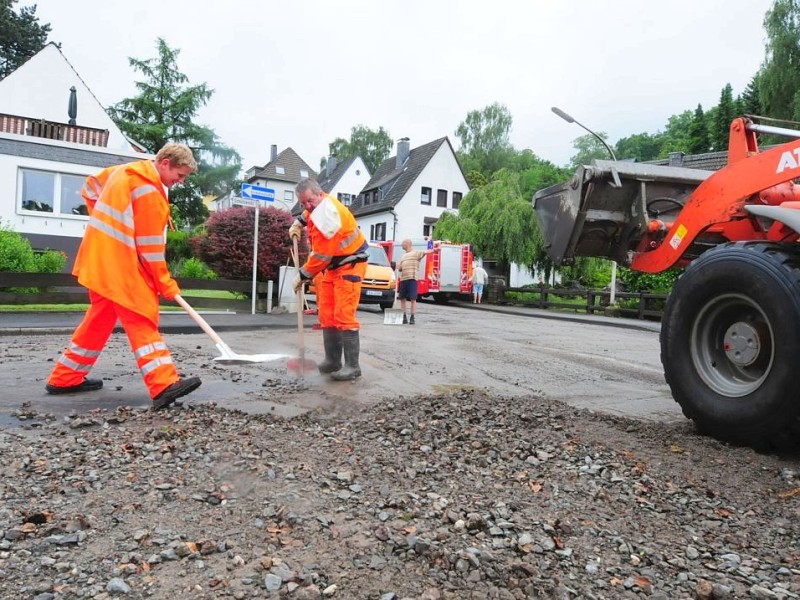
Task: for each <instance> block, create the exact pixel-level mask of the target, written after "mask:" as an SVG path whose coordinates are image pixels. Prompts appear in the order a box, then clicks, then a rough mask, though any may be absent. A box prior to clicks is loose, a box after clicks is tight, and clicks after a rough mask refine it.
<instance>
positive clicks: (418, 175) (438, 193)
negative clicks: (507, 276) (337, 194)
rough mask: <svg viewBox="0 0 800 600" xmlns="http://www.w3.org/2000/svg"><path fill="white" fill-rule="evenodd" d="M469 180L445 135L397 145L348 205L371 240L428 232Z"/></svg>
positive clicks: (452, 207) (398, 238) (453, 204)
mask: <svg viewBox="0 0 800 600" xmlns="http://www.w3.org/2000/svg"><path fill="white" fill-rule="evenodd" d="M467 192H469V184H468V183H467V178H466V177H465V176H464V172H463V170H462V169H461V165H460V164H459V162H458V159H457V158H456V153H455V151H454V150H453V146H452V144H450V140H449V139H448V138H447V137H443V138H439V139H438V140H434V141H432V142H429V143H427V144H425V145H423V146H418V147H417V148H413V149H412V148H411V145H410V141H409V139H408V138H402V139H401V140H400V141H399V142H398V143H397V154H396V155H395V156H392V157H390V158H387V159H386V160H385V161H383V163H381V165H380V167H378V169H377V170H376V171H375V174H374V175H373V176H372V178H371V179H370V180H369V182H367V184H366V185H365V186H364V188H363V189H362V190H361V193H360V194H359V196H358V199H357V200H356V201H355V202H353V203H352V204H351V206H350V210H351V211H352V212H353V214H354V215H355V217H356V220H357V221H358V224H359V226H360V227H361V230H362V231H363V232H364V234H365V235H366V236H367V237H368V238H369V239H370V240H375V241H383V240H395V241H398V242H399V241H401V240H403V239H405V238H409V239H412V240H419V239H421V238H422V237H424V236H428V235H431V233H432V232H433V226H434V225H435V224H436V221H438V220H439V217H440V216H441V215H442V213H443V212H445V211H448V210H450V211H454V210H457V209H458V205H459V203H460V202H461V198H463V197H464V196H465V195H466V194H467Z"/></svg>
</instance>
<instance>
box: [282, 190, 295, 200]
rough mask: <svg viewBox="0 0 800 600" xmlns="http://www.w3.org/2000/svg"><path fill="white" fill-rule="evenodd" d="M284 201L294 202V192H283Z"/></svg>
mask: <svg viewBox="0 0 800 600" xmlns="http://www.w3.org/2000/svg"><path fill="white" fill-rule="evenodd" d="M283 201H284V202H294V192H293V191H292V190H284V191H283Z"/></svg>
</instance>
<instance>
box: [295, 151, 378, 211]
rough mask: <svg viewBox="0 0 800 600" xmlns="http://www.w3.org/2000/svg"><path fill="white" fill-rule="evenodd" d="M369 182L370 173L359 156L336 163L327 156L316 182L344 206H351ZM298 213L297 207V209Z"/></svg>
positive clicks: (331, 157)
mask: <svg viewBox="0 0 800 600" xmlns="http://www.w3.org/2000/svg"><path fill="white" fill-rule="evenodd" d="M369 180H370V173H369V169H367V166H366V165H365V164H364V161H363V160H362V159H361V157H360V156H354V157H352V158H348V159H347V160H344V161H342V162H338V161H337V160H336V157H334V156H329V157H328V161H327V163H326V164H325V170H324V171H322V173H320V174H319V176H318V177H317V181H318V182H319V185H320V187H322V189H323V190H325V193H327V194H330V195H331V196H333V197H334V198H338V199H339V201H340V202H341V203H342V204H344V205H345V206H351V205H352V204H353V202H354V201H355V200H356V198H358V193H359V192H360V191H361V190H362V189H364V186H365V185H367V182H369ZM297 210H298V211H299V207H297Z"/></svg>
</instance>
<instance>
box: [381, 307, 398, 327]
mask: <svg viewBox="0 0 800 600" xmlns="http://www.w3.org/2000/svg"><path fill="white" fill-rule="evenodd" d="M383 324H384V325H402V324H403V311H402V310H398V309H395V308H387V309H386V310H384V311H383Z"/></svg>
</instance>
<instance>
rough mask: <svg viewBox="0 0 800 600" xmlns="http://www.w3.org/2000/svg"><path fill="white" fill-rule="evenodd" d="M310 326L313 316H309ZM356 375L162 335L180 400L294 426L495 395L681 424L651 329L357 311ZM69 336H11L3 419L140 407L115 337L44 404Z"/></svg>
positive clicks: (315, 351)
mask: <svg viewBox="0 0 800 600" xmlns="http://www.w3.org/2000/svg"><path fill="white" fill-rule="evenodd" d="M306 318H307V319H308V321H309V322H311V320H312V319H313V318H314V317H306ZM359 318H360V320H361V321H362V330H361V367H362V371H363V377H362V378H361V379H360V380H359V381H358V382H356V383H339V382H333V381H330V380H329V379H328V378H327V377H321V376H319V375H318V374H316V373H313V372H312V373H309V374H307V375H306V376H304V377H302V378H297V377H296V376H294V374H292V373H289V372H288V371H287V361H284V360H278V361H275V362H272V363H264V364H254V365H240V366H223V365H220V364H217V363H215V362H213V361H212V360H211V359H213V358H214V357H215V356H217V354H218V353H217V351H216V349H215V347H214V345H213V343H212V342H211V340H210V339H209V338H208V337H207V336H205V335H204V334H202V333H200V332H198V334H196V335H195V334H190V335H177V334H166V335H165V340H166V342H167V344H168V345H169V347H170V349H171V351H172V352H173V358H174V360H175V363H176V365H177V366H178V369H179V371H181V373H182V374H184V375H186V376H191V375H197V376H200V377H201V378H202V380H203V385H202V387H201V388H199V389H198V390H197V391H196V392H194V393H193V394H192V395H191V396H189V397H187V401H189V402H191V403H202V402H211V401H213V402H215V403H217V404H218V405H219V406H220V407H224V408H231V409H238V410H243V411H246V412H251V413H257V414H274V415H278V416H284V417H290V416H296V415H298V414H302V413H303V412H305V411H308V410H312V409H316V408H322V409H327V410H341V409H342V406H344V405H347V406H353V407H356V408H357V407H364V406H368V405H370V404H374V403H375V402H377V401H379V400H382V399H391V398H397V397H399V396H413V395H418V394H427V393H440V392H445V391H451V390H458V389H475V388H477V389H484V390H487V391H488V392H490V393H492V394H498V395H511V396H516V395H530V394H534V395H537V396H540V397H544V398H548V399H554V400H559V401H563V402H566V403H568V404H570V405H572V406H575V407H581V408H589V409H591V410H600V411H603V412H607V413H609V414H615V415H623V416H631V417H636V418H642V419H647V420H654V421H662V422H675V421H680V420H682V419H683V417H682V416H681V414H680V411H679V408H678V406H677V405H676V404H675V403H674V401H673V400H672V398H671V396H670V394H669V389H668V388H667V386H666V384H665V383H664V378H663V371H662V368H661V364H660V362H659V356H658V352H659V349H658V334H657V333H656V332H654V331H649V330H637V329H623V328H618V327H606V326H602V325H590V324H586V323H583V322H574V321H569V320H561V319H556V320H554V319H542V318H529V317H522V316H515V315H507V314H498V313H494V312H489V311H475V310H465V309H464V308H461V307H457V306H438V305H430V304H421V305H420V306H419V307H418V314H417V324H416V325H413V326H412V325H384V324H383V315H382V313H381V312H380V311H379V310H378V309H366V310H362V311H359ZM223 338H224V340H225V341H226V343H227V344H228V345H229V346H230V347H231V348H232V349H233V350H234V351H235V352H238V353H242V354H251V353H253V354H255V353H275V352H281V353H285V354H287V356H297V354H298V350H297V332H296V330H292V329H276V330H272V331H270V330H258V331H254V332H228V333H224V334H223ZM304 338H305V344H306V357H307V358H309V359H311V360H314V361H317V362H319V361H321V360H322V358H323V354H322V353H323V350H322V340H321V334H320V332H318V331H312V330H311V329H307V330H306V332H305V336H304ZM68 339H69V334H58V335H36V336H18V337H14V338H5V339H3V342H4V343H3V344H2V346H1V347H0V386H2V387H3V388H4V389H6V390H13V391H12V392H11V393H8V394H3V398H2V399H0V415H6V416H5V417H3V416H0V419H4V420H5V422H6V423H8V422H9V418H8V414H9V413H10V412H11V411H13V410H14V408H16V407H18V406H19V405H20V403H21V402H30V403H31V405H32V407H33V408H34V409H36V410H38V411H39V412H52V413H54V414H55V415H57V416H58V417H63V416H64V415H67V414H69V413H70V412H71V411H73V410H76V411H86V410H88V409H90V408H94V407H102V408H114V407H117V406H126V405H127V406H133V407H140V406H141V407H144V406H147V405H148V404H149V399H148V397H147V393H146V390H145V389H144V386H143V384H142V382H141V379H140V376H139V374H138V371H137V370H136V368H135V364H134V361H133V358H132V356H131V354H130V350H129V348H128V344H127V340H126V338H125V337H124V335H122V334H115V335H114V336H113V337H112V339H111V341H110V342H109V344H108V346H107V348H106V350H105V351H104V353H103V355H102V356H101V358H100V360H99V361H98V363H97V365H96V366H95V368H94V370H93V371H92V377H101V378H102V379H103V380H104V383H105V388H104V389H103V390H102V391H100V392H98V393H95V394H89V395H83V396H74V397H49V396H46V395H45V394H44V391H43V388H44V383H45V381H46V378H47V375H48V373H49V371H50V369H51V368H52V361H54V360H56V359H57V358H58V356H59V355H60V352H61V350H62V349H63V347H64V345H65V344H66V343H67V342H68Z"/></svg>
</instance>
